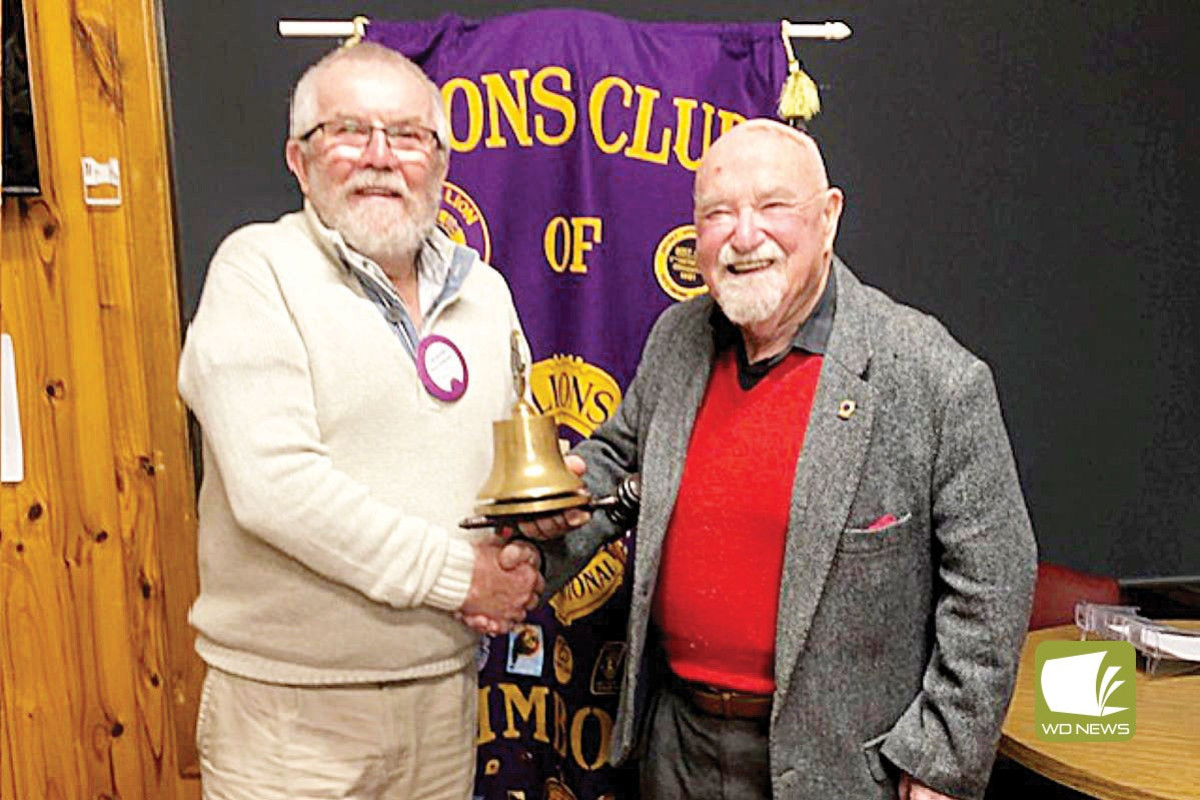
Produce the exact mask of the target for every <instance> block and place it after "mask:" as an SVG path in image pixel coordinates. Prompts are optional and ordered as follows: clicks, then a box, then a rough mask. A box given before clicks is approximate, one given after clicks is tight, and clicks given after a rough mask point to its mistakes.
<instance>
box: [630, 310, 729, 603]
mask: <svg viewBox="0 0 1200 800" xmlns="http://www.w3.org/2000/svg"><path fill="white" fill-rule="evenodd" d="M690 302H692V303H695V304H696V305H697V309H696V311H697V313H696V315H695V317H694V321H695V325H696V328H697V329H698V330H697V331H696V332H695V333H694V334H692V333H691V332H688V333H685V334H681V335H680V336H679V341H680V345H679V346H680V348H686V351H685V352H682V353H680V354H679V356H680V358H679V361H678V362H676V363H675V364H673V365H672V367H673V368H674V367H676V366H678V369H677V370H675V371H673V372H672V374H671V375H669V376H668V378H667V379H666V380H664V383H663V387H662V393H661V395H660V396H659V398H658V401H657V402H658V410H657V413H655V414H654V416H653V418H652V421H651V423H650V429H649V430H648V431H647V434H646V449H645V454H644V456H643V458H642V511H641V516H640V517H639V520H638V532H637V536H638V541H637V556H636V560H637V564H639V565H641V566H640V568H636V569H635V575H636V581H635V589H642V590H644V596H645V597H647V598H648V597H649V595H650V591H651V587H652V586H653V584H654V581H655V579H656V578H657V576H658V561H659V555H660V553H661V551H662V544H663V539H664V538H665V537H666V533H667V525H668V524H669V523H670V521H671V514H672V512H673V511H674V510H675V498H676V496H677V495H678V493H679V482H680V480H681V479H682V477H683V464H684V461H685V458H686V455H687V447H688V442H689V441H690V439H691V434H692V425H693V424H694V423H695V420H696V412H697V410H698V409H699V407H700V402H701V401H702V400H703V399H704V391H705V389H706V388H707V387H708V378H709V375H710V374H711V372H712V360H713V351H714V345H713V337H712V328H711V327H710V326H709V324H708V322H707V320H708V313H709V312H708V309H710V308H711V303H710V302H707V301H706V300H703V299H698V300H692V301H690ZM701 306H703V307H704V310H703V313H699V311H700V307H701ZM641 596H643V595H642V593H641V592H636V591H635V595H634V603H635V604H637V602H638V598H639V597H641Z"/></svg>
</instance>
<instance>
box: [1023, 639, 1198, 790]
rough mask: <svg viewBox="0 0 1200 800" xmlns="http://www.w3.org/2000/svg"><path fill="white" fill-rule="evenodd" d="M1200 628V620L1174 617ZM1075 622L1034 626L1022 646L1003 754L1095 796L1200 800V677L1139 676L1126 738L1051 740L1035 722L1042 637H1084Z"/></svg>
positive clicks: (1059, 781) (1035, 770) (1055, 779)
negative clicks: (1132, 720) (1041, 627)
mask: <svg viewBox="0 0 1200 800" xmlns="http://www.w3.org/2000/svg"><path fill="white" fill-rule="evenodd" d="M1172 624H1175V625H1180V626H1182V627H1193V628H1200V621H1185V622H1173V623H1172ZM1078 639H1079V630H1078V629H1077V628H1076V627H1075V626H1074V625H1063V626H1061V627H1058V628H1046V629H1045V630H1040V631H1032V632H1030V634H1029V635H1028V636H1027V637H1026V639H1025V647H1024V649H1022V651H1021V665H1020V668H1019V670H1018V672H1017V687H1016V691H1015V693H1014V694H1013V699H1012V704H1011V705H1010V706H1009V708H1008V716H1007V717H1006V718H1005V720H1004V728H1003V735H1002V736H1001V739H1000V752H1001V753H1003V754H1004V755H1006V756H1008V757H1009V758H1011V759H1013V760H1014V761H1017V762H1019V763H1021V764H1023V765H1024V766H1026V767H1028V768H1029V769H1031V770H1033V771H1034V772H1038V773H1040V774H1042V775H1045V776H1046V777H1048V778H1050V779H1052V780H1054V781H1057V782H1058V783H1061V784H1064V785H1066V786H1070V787H1071V788H1072V789H1076V790H1078V791H1081V792H1084V793H1086V794H1088V795H1091V796H1093V797H1100V798H1108V799H1111V800H1200V674H1192V675H1184V676H1172V677H1155V678H1150V677H1148V676H1147V675H1145V673H1143V672H1142V671H1141V670H1139V671H1138V674H1137V678H1136V681H1137V706H1136V708H1137V722H1136V727H1135V728H1134V734H1133V738H1132V739H1130V740H1128V741H1124V742H1044V741H1042V740H1040V739H1038V738H1037V735H1036V733H1035V732H1034V725H1033V708H1034V693H1035V691H1036V687H1035V683H1034V679H1035V675H1034V672H1035V662H1034V652H1035V651H1036V650H1037V646H1038V645H1039V644H1041V643H1042V642H1046V641H1053V640H1073V641H1078Z"/></svg>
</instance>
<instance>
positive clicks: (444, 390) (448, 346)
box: [417, 334, 467, 403]
mask: <svg viewBox="0 0 1200 800" xmlns="http://www.w3.org/2000/svg"><path fill="white" fill-rule="evenodd" d="M417 375H418V376H420V378H421V384H422V385H423V386H424V387H425V391H427V392H429V393H430V394H431V395H433V396H434V397H436V398H437V399H438V400H445V401H446V402H448V403H450V402H453V401H455V400H457V399H458V398H460V397H462V396H463V395H464V394H466V392H467V360H466V359H465V358H463V354H462V351H461V350H459V349H458V347H457V345H455V344H454V342H452V341H450V340H449V339H447V338H446V337H445V336H438V335H436V334H435V335H433V336H426V337H425V338H424V339H422V340H421V343H420V344H419V345H417Z"/></svg>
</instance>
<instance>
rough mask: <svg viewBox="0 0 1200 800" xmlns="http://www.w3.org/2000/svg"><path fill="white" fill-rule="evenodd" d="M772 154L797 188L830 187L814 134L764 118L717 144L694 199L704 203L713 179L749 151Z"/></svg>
mask: <svg viewBox="0 0 1200 800" xmlns="http://www.w3.org/2000/svg"><path fill="white" fill-rule="evenodd" d="M756 152H757V153H769V154H770V157H771V158H772V159H775V160H776V163H777V164H778V168H779V169H780V171H781V172H784V173H785V174H787V176H788V180H789V181H791V182H792V185H793V186H795V187H796V189H797V190H799V191H801V192H803V193H804V194H806V195H807V194H812V193H814V192H818V191H820V190H822V189H828V188H829V176H828V174H827V173H826V171H825V159H824V158H822V157H821V150H820V148H818V147H817V143H816V142H815V141H814V140H813V138H812V137H811V136H809V135H808V134H806V133H801V132H800V131H798V130H796V129H795V128H793V127H792V126H790V125H784V124H783V123H782V122H777V121H776V120H773V119H766V118H763V117H760V118H757V119H751V120H747V121H746V122H743V123H742V124H740V125H738V126H736V127H734V128H733V129H731V130H730V131H728V132H727V133H725V134H724V135H723V136H721V137H720V138H719V139H717V141H716V142H714V143H713V145H712V146H711V147H710V148H709V149H708V152H707V153H706V154H705V155H704V160H703V161H701V162H700V169H699V170H698V171H697V172H696V184H695V190H694V195H693V196H694V199H695V201H696V205H697V206H700V205H702V204H703V202H702V201H703V198H704V196H705V191H706V189H707V187H708V186H709V185H710V184H711V182H712V180H713V178H714V177H715V176H716V175H718V174H720V173H723V172H726V171H727V170H729V169H731V168H735V167H734V165H735V164H736V163H737V162H738V161H739V160H741V158H742V157H744V156H745V155H747V154H750V153H756Z"/></svg>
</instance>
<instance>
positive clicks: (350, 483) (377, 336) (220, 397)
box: [179, 212, 518, 684]
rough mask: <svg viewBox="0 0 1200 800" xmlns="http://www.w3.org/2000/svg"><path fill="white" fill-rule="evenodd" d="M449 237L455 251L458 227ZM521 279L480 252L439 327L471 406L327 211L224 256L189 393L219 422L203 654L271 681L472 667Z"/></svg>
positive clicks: (199, 607) (182, 377) (284, 224)
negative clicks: (431, 389) (345, 244)
mask: <svg viewBox="0 0 1200 800" xmlns="http://www.w3.org/2000/svg"><path fill="white" fill-rule="evenodd" d="M436 236H437V241H436V244H437V247H438V249H439V251H440V252H444V253H445V254H447V255H449V254H450V253H452V252H453V250H454V248H455V247H456V245H454V244H453V243H452V242H450V241H449V240H448V239H446V238H445V237H444V236H443V235H441V234H440V233H438V234H436ZM516 326H518V321H517V315H516V310H515V309H514V307H513V303H512V297H511V295H510V293H509V290H508V286H507V285H506V284H505V282H504V279H503V278H502V277H501V276H500V275H499V273H497V272H496V271H495V270H493V269H492V268H491V267H489V266H487V265H486V264H484V263H483V262H481V261H479V260H478V259H476V260H475V263H474V264H473V266H472V268H471V270H470V272H469V273H468V274H467V276H466V279H465V280H464V281H463V283H462V285H461V286H460V287H459V289H458V291H457V292H456V293H455V295H454V296H453V297H452V298H451V299H450V300H449V301H448V302H447V303H445V304H443V305H442V306H441V307H440V308H439V309H438V310H437V311H435V312H434V314H433V315H432V316H431V317H429V318H428V319H427V321H426V322H425V326H424V330H423V331H422V334H423V335H425V334H430V333H437V334H441V335H443V336H446V337H447V338H449V339H450V340H451V341H453V342H454V343H455V344H456V345H457V346H458V347H459V349H460V350H461V351H462V353H463V355H464V357H465V358H466V362H467V370H468V377H469V380H468V387H467V391H466V394H465V395H464V396H463V397H462V398H461V399H460V400H458V401H457V402H452V403H446V402H443V401H440V400H436V399H434V398H433V397H431V396H430V395H429V394H428V393H426V391H425V390H424V388H423V387H422V385H421V383H420V380H419V379H418V377H417V374H416V366H415V364H414V362H413V359H412V357H411V356H410V355H409V354H408V353H407V352H406V351H405V349H404V347H403V345H402V344H401V342H400V340H399V338H398V337H397V336H396V334H395V333H394V332H393V331H392V330H391V328H390V327H389V326H388V324H387V322H386V321H385V320H384V318H383V316H382V315H381V314H380V313H379V311H378V310H377V308H376V307H375V306H374V305H373V304H372V302H371V301H370V300H369V299H367V298H366V296H365V295H364V294H363V292H362V289H361V287H360V285H359V283H358V281H357V279H356V278H355V277H354V276H353V275H352V274H350V273H349V271H348V270H347V268H346V267H345V266H344V265H343V264H342V263H341V261H340V260H339V259H338V258H337V256H336V255H335V251H334V249H333V247H332V246H331V245H330V243H329V242H328V241H327V240H326V239H324V238H323V237H322V236H321V235H320V234H319V233H318V230H317V228H316V225H315V224H314V220H312V219H311V218H310V217H309V216H307V215H305V214H304V213H301V212H297V213H293V214H288V215H286V216H284V217H282V218H280V219H279V220H277V221H275V222H272V223H265V224H254V225H248V226H246V227H244V228H241V229H240V230H238V231H235V232H234V233H233V234H231V235H230V236H229V237H228V238H227V239H226V240H225V241H224V242H223V243H222V244H221V246H220V248H219V249H218V250H217V253H216V255H215V256H214V257H213V260H212V264H211V266H210V268H209V271H208V276H207V279H206V282H205V286H204V292H203V295H202V297H201V301H200V306H199V309H198V311H197V312H196V316H195V318H194V319H193V320H192V323H191V325H190V327H189V329H188V334H187V341H186V344H185V346H184V349H183V354H182V357H181V363H180V369H179V391H180V393H181V394H182V395H183V398H184V400H185V401H186V402H187V403H188V405H189V406H190V407H191V408H192V410H193V411H194V412H195V414H196V417H197V419H198V420H199V421H200V424H201V426H202V428H203V431H204V483H203V486H202V487H201V490H200V500H199V525H200V528H199V551H200V596H199V598H198V599H197V600H196V603H195V605H194V606H193V607H192V611H191V622H192V624H193V625H194V626H195V628H196V630H197V631H198V633H199V636H198V639H197V643H196V649H197V651H198V652H199V653H200V655H201V656H202V657H203V658H204V660H205V661H206V662H208V663H209V664H211V665H213V666H215V667H218V668H220V669H223V670H226V671H228V672H232V673H234V674H238V675H242V676H245V677H248V678H253V679H257V680H262V681H268V682H274V683H295V684H338V683H355V682H366V681H381V680H391V679H399V678H415V677H424V676H429V675H437V674H442V673H447V672H451V671H454V670H456V669H459V668H461V667H462V666H464V665H465V664H467V663H469V662H470V660H471V659H472V657H473V653H474V647H475V644H476V642H477V641H478V637H477V636H476V635H475V634H473V633H471V632H470V631H469V630H468V629H467V628H466V627H464V626H463V625H462V623H460V622H458V621H456V620H455V619H454V618H453V617H452V615H451V614H450V612H451V611H453V610H455V609H457V608H459V607H461V605H462V603H463V600H464V599H465V597H466V593H467V589H468V586H469V584H470V580H471V571H472V568H473V565H474V553H473V549H472V548H471V546H470V541H471V539H472V536H471V535H469V534H467V533H466V532H464V531H461V530H460V529H458V528H457V522H458V520H459V519H461V518H462V517H464V516H467V515H469V514H470V513H471V511H472V508H473V505H474V499H475V494H476V492H477V491H478V490H479V488H480V486H481V485H482V484H483V482H484V480H485V479H486V477H487V474H488V471H489V469H490V467H491V454H492V430H491V426H492V422H493V421H494V420H497V419H501V418H503V417H504V416H506V415H507V413H508V410H509V408H510V407H511V405H512V400H513V397H514V395H513V386H512V377H511V374H510V366H509V363H510V359H509V339H510V332H511V331H512V330H513V328H514V327H516Z"/></svg>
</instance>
